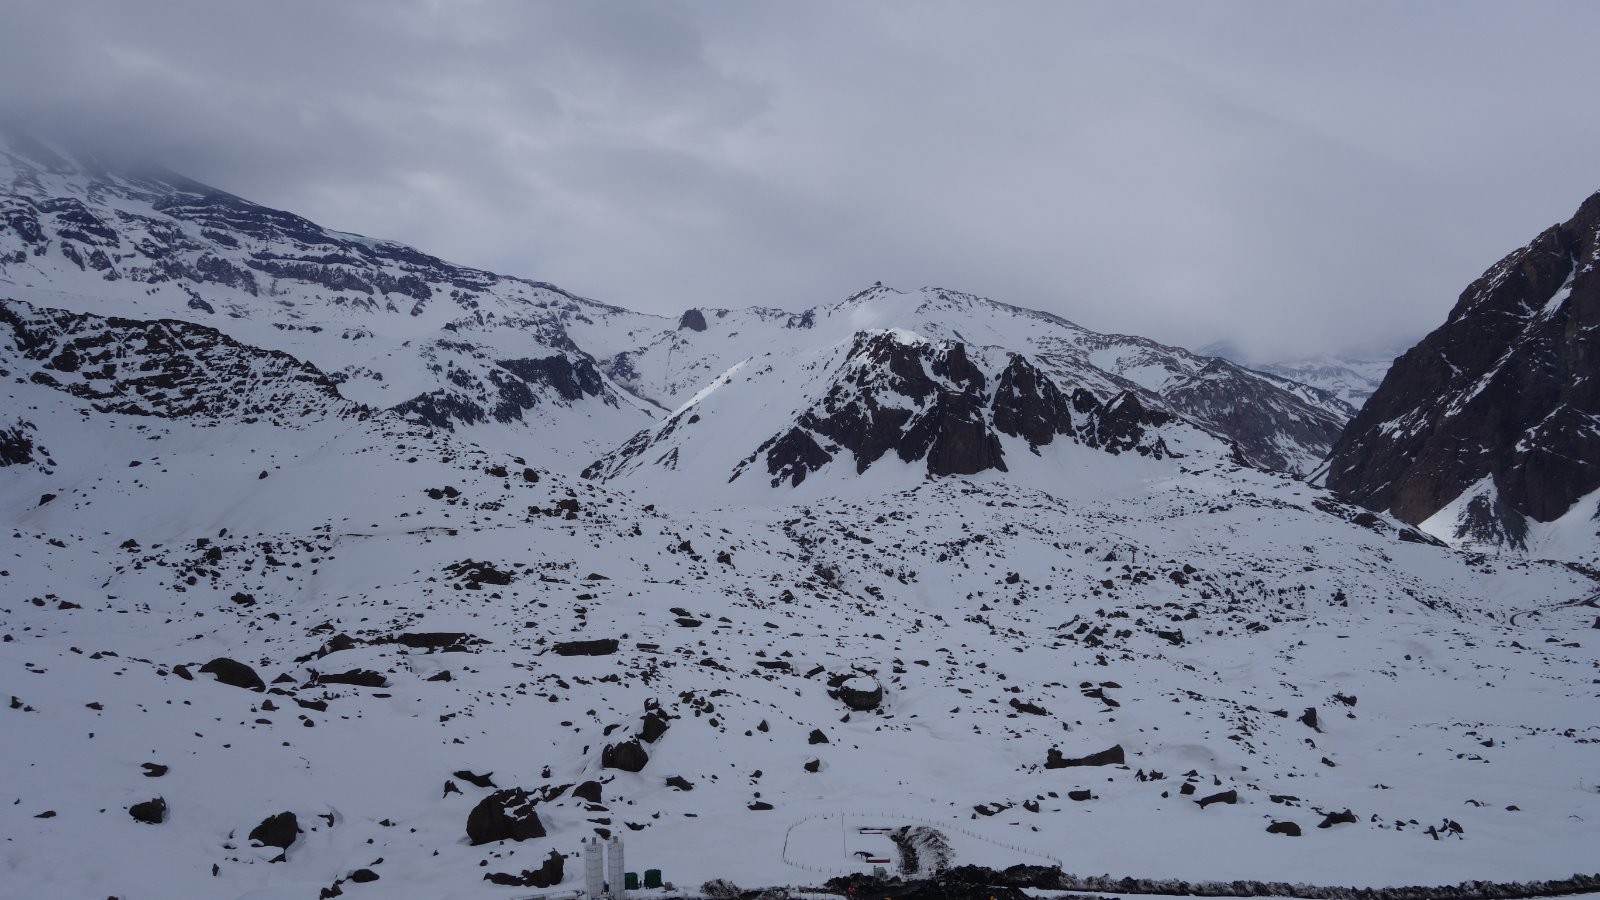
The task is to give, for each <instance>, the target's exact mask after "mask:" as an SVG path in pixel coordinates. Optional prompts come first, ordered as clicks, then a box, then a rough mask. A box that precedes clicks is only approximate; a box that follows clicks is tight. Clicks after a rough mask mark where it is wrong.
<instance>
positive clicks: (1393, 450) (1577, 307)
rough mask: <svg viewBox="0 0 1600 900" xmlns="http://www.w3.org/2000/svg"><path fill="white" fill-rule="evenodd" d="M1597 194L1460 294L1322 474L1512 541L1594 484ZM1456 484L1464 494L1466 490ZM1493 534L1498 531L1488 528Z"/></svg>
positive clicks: (1372, 496) (1379, 503) (1467, 532)
mask: <svg viewBox="0 0 1600 900" xmlns="http://www.w3.org/2000/svg"><path fill="white" fill-rule="evenodd" d="M1597 262H1600V193H1597V194H1595V195H1594V196H1591V197H1590V198H1589V199H1588V200H1586V201H1584V203H1583V205H1582V206H1581V207H1579V209H1578V211H1577V214H1576V215H1574V216H1573V217H1572V218H1571V219H1570V220H1568V221H1566V222H1564V223H1562V224H1560V225H1554V226H1552V227H1550V228H1548V229H1546V230H1545V231H1544V232H1543V233H1542V234H1540V235H1539V236H1538V237H1537V238H1535V239H1534V240H1533V242H1532V243H1530V244H1528V245H1527V246H1526V247H1523V248H1522V249H1520V250H1517V251H1516V252H1514V253H1512V254H1510V255H1508V256H1507V257H1505V258H1504V259H1502V260H1501V261H1500V262H1498V263H1496V264H1495V265H1494V266H1493V267H1492V268H1490V269H1489V270H1488V271H1487V272H1485V273H1484V274H1483V276H1482V277H1481V278H1479V279H1478V280H1477V281H1475V282H1473V283H1472V285H1471V286H1470V287H1468V288H1467V290H1466V291H1465V292H1464V293H1462V295H1461V297H1460V299H1459V300H1458V301H1457V302H1456V306H1455V308H1454V309H1453V310H1452V311H1451V312H1450V316H1449V318H1448V319H1447V320H1446V321H1445V323H1444V325H1442V326H1440V327H1439V328H1438V329H1437V330H1436V331H1434V332H1433V333H1432V334H1430V335H1428V336H1427V337H1426V338H1424V339H1423V340H1422V342H1421V343H1419V344H1417V346H1416V347H1414V348H1412V349H1411V350H1410V351H1409V352H1408V353H1406V354H1405V355H1404V356H1402V357H1401V358H1400V359H1398V360H1396V361H1395V364H1394V367H1393V368H1392V369H1391V370H1390V371H1389V374H1388V376H1387V377H1386V378H1385V379H1384V380H1383V383H1382V385H1381V386H1379V388H1378V390H1377V391H1376V392H1375V393H1374V394H1373V395H1372V398H1371V400H1369V401H1368V402H1367V404H1366V406H1364V407H1363V408H1362V410H1361V412H1360V413H1359V414H1358V415H1357V416H1356V417H1355V419H1353V420H1352V421H1351V423H1350V426H1349V428H1347V429H1346V431H1345V433H1344V435H1343V436H1342V437H1341V438H1340V440H1339V442H1338V444H1337V445H1336V446H1335V448H1334V450H1333V453H1332V455H1331V457H1330V461H1329V466H1328V472H1327V485H1328V486H1329V487H1330V488H1332V489H1334V490H1336V491H1339V492H1340V493H1343V494H1345V495H1346V496H1348V497H1350V498H1351V499H1353V500H1355V501H1356V502H1359V503H1361V504H1363V505H1365V506H1367V507H1370V508H1372V509H1379V510H1388V511H1391V512H1393V513H1394V514H1395V515H1396V516H1397V517H1398V518H1401V519H1403V520H1405V521H1408V522H1413V523H1417V522H1422V521H1424V520H1426V519H1429V518H1430V517H1433V516H1435V515H1436V514H1437V513H1439V512H1440V511H1441V510H1445V508H1446V507H1448V506H1451V505H1452V504H1456V501H1457V500H1462V501H1463V502H1461V503H1459V504H1456V506H1458V507H1459V509H1454V510H1453V513H1452V514H1453V515H1455V516H1456V517H1457V518H1458V520H1459V521H1456V522H1453V523H1449V525H1448V527H1449V528H1451V529H1452V530H1454V531H1456V532H1458V533H1457V534H1454V535H1452V536H1456V537H1462V538H1471V537H1472V536H1473V535H1474V534H1475V533H1476V534H1481V535H1487V536H1490V537H1491V538H1494V540H1495V541H1496V542H1501V543H1511V544H1516V543H1518V542H1519V540H1520V539H1519V538H1518V537H1517V535H1519V534H1521V533H1523V532H1524V531H1525V530H1526V529H1525V526H1526V524H1527V523H1526V521H1525V520H1529V519H1531V520H1533V521H1536V522H1550V521H1552V520H1554V519H1557V518H1559V517H1561V516H1562V515H1564V514H1565V513H1567V512H1568V511H1569V510H1571V509H1572V508H1573V505H1574V504H1575V503H1576V502H1577V501H1579V500H1580V499H1581V498H1584V497H1585V496H1586V495H1588V494H1590V493H1592V492H1593V491H1595V490H1596V489H1600V270H1597V267H1596V263H1597ZM1469 495H1470V496H1469ZM1495 535H1499V536H1500V537H1498V538H1495V537H1494V536H1495Z"/></svg>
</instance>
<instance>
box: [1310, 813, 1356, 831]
mask: <svg viewBox="0 0 1600 900" xmlns="http://www.w3.org/2000/svg"><path fill="white" fill-rule="evenodd" d="M1355 823H1356V814H1355V813H1353V812H1351V811H1350V810H1348V809H1347V810H1345V811H1344V812H1336V813H1328V815H1327V816H1326V817H1325V818H1324V819H1323V820H1322V824H1320V825H1318V826H1317V827H1318V828H1332V827H1333V826H1335V825H1354V824H1355Z"/></svg>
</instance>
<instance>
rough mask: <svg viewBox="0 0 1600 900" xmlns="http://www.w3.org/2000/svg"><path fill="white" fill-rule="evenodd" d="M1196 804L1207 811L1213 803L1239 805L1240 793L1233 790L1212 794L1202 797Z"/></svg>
mask: <svg viewBox="0 0 1600 900" xmlns="http://www.w3.org/2000/svg"><path fill="white" fill-rule="evenodd" d="M1195 802H1196V803H1198V804H1200V808H1201V809H1205V808H1206V807H1208V806H1210V805H1211V804H1213V803H1229V804H1233V803H1238V802H1239V792H1238V791H1233V790H1228V791H1218V792H1217V793H1215V794H1211V795H1209V796H1206V797H1202V798H1200V799H1199V800H1196V801H1195Z"/></svg>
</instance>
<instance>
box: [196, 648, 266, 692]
mask: <svg viewBox="0 0 1600 900" xmlns="http://www.w3.org/2000/svg"><path fill="white" fill-rule="evenodd" d="M200 671H201V672H204V673H205V674H207V675H210V676H212V677H214V678H216V679H217V680H218V681H220V682H222V683H223V684H226V685H229V686H230V687H236V688H245V689H246V690H251V691H264V690H266V689H267V683H266V682H264V681H262V680H261V676H260V675H257V674H256V670H255V669H252V668H250V667H249V666H247V665H245V664H244V663H242V662H239V661H238V660H236V659H229V658H227V657H226V656H219V657H217V658H216V659H213V660H212V661H211V662H208V663H206V664H205V665H203V666H201V667H200Z"/></svg>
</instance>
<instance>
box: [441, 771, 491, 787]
mask: <svg viewBox="0 0 1600 900" xmlns="http://www.w3.org/2000/svg"><path fill="white" fill-rule="evenodd" d="M451 774H453V775H455V776H456V777H457V778H459V779H461V780H462V781H465V782H466V783H467V784H470V785H472V786H473V787H481V788H492V787H494V786H495V784H494V778H493V777H492V776H493V775H494V773H493V772H485V773H484V774H482V775H478V774H476V773H474V772H472V771H471V770H469V769H459V770H457V771H455V772H453V773H451Z"/></svg>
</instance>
